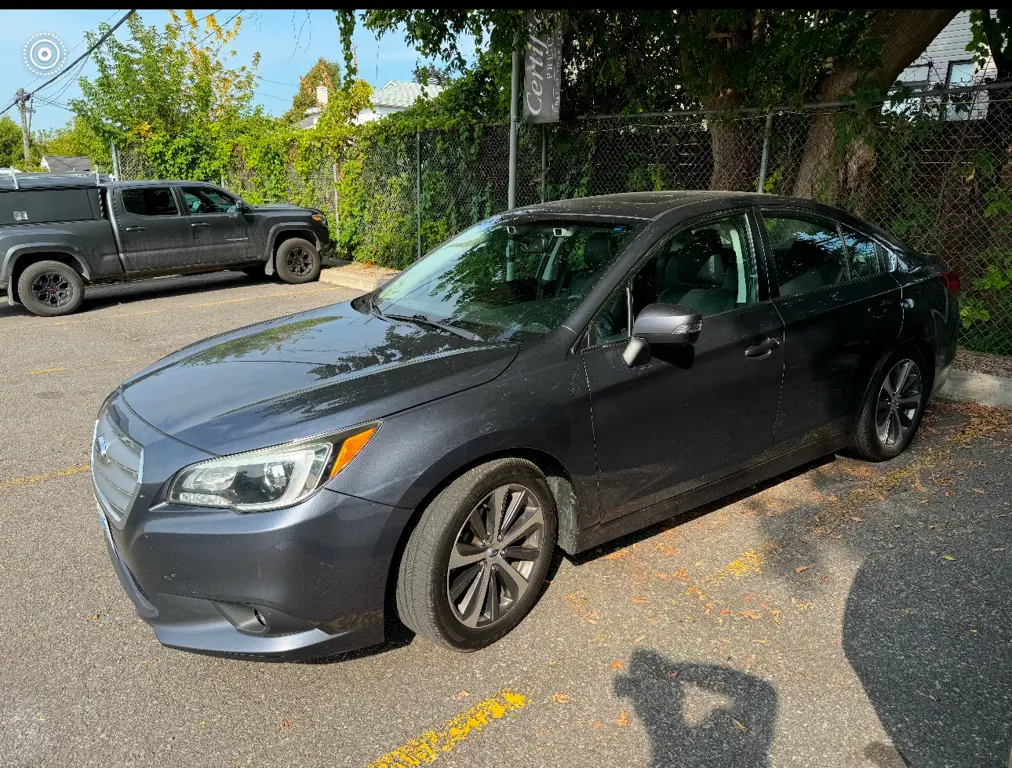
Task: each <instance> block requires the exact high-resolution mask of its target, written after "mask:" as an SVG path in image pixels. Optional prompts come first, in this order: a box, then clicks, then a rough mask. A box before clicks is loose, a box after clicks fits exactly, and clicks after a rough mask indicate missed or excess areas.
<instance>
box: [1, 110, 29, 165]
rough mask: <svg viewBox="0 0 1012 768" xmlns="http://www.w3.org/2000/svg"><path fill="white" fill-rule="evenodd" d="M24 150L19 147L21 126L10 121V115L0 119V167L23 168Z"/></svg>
mask: <svg viewBox="0 0 1012 768" xmlns="http://www.w3.org/2000/svg"><path fill="white" fill-rule="evenodd" d="M24 157H25V156H24V149H23V148H22V146H21V126H20V125H18V124H17V123H15V122H14V120H12V119H11V117H10V115H4V116H3V117H0V167H2V168H20V169H21V170H22V171H24V170H27V168H25V167H24V164H25V160H24Z"/></svg>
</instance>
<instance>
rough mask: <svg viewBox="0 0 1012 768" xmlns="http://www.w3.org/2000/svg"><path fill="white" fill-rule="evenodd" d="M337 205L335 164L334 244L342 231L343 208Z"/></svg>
mask: <svg viewBox="0 0 1012 768" xmlns="http://www.w3.org/2000/svg"><path fill="white" fill-rule="evenodd" d="M337 203H338V197H337V163H334V232H333V233H332V236H333V238H334V242H335V243H336V242H337V233H338V232H339V231H340V229H341V208H340V206H339V205H338V204H337Z"/></svg>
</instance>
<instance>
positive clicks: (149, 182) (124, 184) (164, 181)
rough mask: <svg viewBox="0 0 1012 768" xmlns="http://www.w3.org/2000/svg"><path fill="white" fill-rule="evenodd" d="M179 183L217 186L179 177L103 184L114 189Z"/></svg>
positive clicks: (176, 184)
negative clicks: (183, 179)
mask: <svg viewBox="0 0 1012 768" xmlns="http://www.w3.org/2000/svg"><path fill="white" fill-rule="evenodd" d="M180 184H186V185H189V186H192V185H194V184H201V185H204V186H211V187H213V186H217V185H216V184H212V183H211V182H209V181H182V180H181V179H155V180H147V179H145V180H143V181H113V182H109V183H108V184H105V185H104V186H106V187H108V188H110V189H115V188H117V187H164V186H170V187H174V186H179V185H180Z"/></svg>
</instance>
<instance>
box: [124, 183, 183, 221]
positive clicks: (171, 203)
mask: <svg viewBox="0 0 1012 768" xmlns="http://www.w3.org/2000/svg"><path fill="white" fill-rule="evenodd" d="M123 208H124V209H125V210H126V211H127V213H133V214H135V215H137V216H177V215H179V210H178V209H177V208H176V200H175V198H174V197H173V196H172V190H171V189H169V188H168V187H134V188H133V189H124V190H123Z"/></svg>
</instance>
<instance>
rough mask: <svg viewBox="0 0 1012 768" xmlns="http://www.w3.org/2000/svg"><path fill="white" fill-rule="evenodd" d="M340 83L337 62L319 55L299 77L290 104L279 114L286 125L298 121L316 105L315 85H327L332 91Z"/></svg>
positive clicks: (339, 70) (339, 69)
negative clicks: (296, 88) (283, 112)
mask: <svg viewBox="0 0 1012 768" xmlns="http://www.w3.org/2000/svg"><path fill="white" fill-rule="evenodd" d="M340 84H341V67H340V65H339V64H338V63H337V62H334V61H327V60H326V59H324V58H323V57H321V58H320V59H319V60H318V61H317V62H316V63H315V64H314V65H313V66H312V67H311V68H310V69H309V71H308V72H306V74H304V75H303V76H302V77H300V78H299V91H298V93H296V94H295V96H293V97H292V106H291V107H290V108H289V109H288V111H287V112H285V114H284V115H282V116H281V120H282V122H283V123H284V124H286V125H291V124H292V123H297V122H299V121H300V120H301V119H302V118H303V117H305V115H306V110H307V109H309V108H310V107H313V106H316V87H317V86H318V85H325V86H327V89H328V91H330V93H333V92H334V91H335V90H336V89H337V88H338V87H339V86H340Z"/></svg>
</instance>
